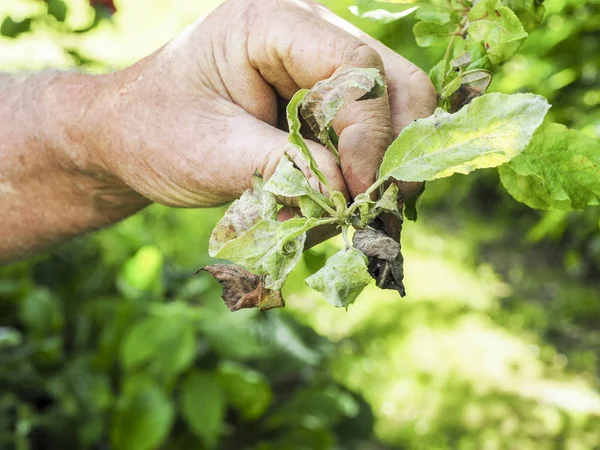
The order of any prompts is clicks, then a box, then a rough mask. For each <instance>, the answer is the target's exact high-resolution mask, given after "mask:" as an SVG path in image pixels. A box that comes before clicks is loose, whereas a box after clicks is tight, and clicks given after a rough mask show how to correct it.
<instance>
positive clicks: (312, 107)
mask: <svg viewBox="0 0 600 450" xmlns="http://www.w3.org/2000/svg"><path fill="white" fill-rule="evenodd" d="M385 93H386V86H385V81H384V80H383V77H382V76H381V73H379V70H377V69H363V68H357V69H348V70H344V71H342V72H339V73H337V74H335V75H333V76H332V77H331V78H328V79H327V80H323V81H319V82H318V83H317V84H315V85H314V87H313V88H312V89H311V90H310V92H309V93H308V94H307V95H306V97H304V100H303V101H302V108H301V113H302V117H304V119H305V120H306V122H308V124H309V125H310V127H311V129H312V130H313V132H314V133H315V135H316V136H317V138H318V139H319V140H320V141H321V142H322V143H323V144H328V143H329V142H330V139H329V138H330V137H329V130H330V128H331V122H332V121H333V119H334V117H335V115H336V114H337V113H338V111H339V110H340V108H341V107H342V106H343V105H344V102H345V101H349V100H363V99H366V98H378V97H382V96H383V95H385ZM350 95H351V98H349V96H350Z"/></svg>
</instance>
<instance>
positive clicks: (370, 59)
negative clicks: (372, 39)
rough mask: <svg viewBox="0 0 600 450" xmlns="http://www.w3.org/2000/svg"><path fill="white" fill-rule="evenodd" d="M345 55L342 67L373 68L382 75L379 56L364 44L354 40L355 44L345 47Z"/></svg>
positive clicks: (381, 63) (382, 70)
mask: <svg viewBox="0 0 600 450" xmlns="http://www.w3.org/2000/svg"><path fill="white" fill-rule="evenodd" d="M345 53H346V54H345V55H344V65H348V66H351V67H373V68H375V69H379V71H380V72H381V73H384V68H383V60H382V59H381V55H380V54H379V53H377V51H376V50H375V49H373V48H371V47H369V46H368V45H367V44H365V43H364V42H361V41H359V40H356V42H354V43H352V44H350V45H348V46H347V47H346V52H345Z"/></svg>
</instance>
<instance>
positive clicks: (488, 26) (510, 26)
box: [468, 0, 527, 64]
mask: <svg viewBox="0 0 600 450" xmlns="http://www.w3.org/2000/svg"><path fill="white" fill-rule="evenodd" d="M469 20H470V21H471V22H470V23H469V27H468V32H469V36H470V37H471V38H473V40H475V41H477V42H482V43H483V44H484V46H485V48H486V49H487V55H488V57H489V58H490V61H492V63H494V64H500V63H502V62H504V61H506V60H508V59H509V58H510V57H511V56H512V55H513V54H514V53H515V52H516V51H517V49H518V48H519V45H520V41H522V40H523V39H525V38H526V37H527V32H526V31H525V29H524V28H523V25H522V24H521V22H520V21H519V18H518V17H517V16H516V15H515V13H513V12H512V11H511V10H510V9H509V8H507V7H505V6H501V4H497V0H485V1H481V2H479V3H477V4H476V5H475V7H473V9H471V11H470V12H469Z"/></svg>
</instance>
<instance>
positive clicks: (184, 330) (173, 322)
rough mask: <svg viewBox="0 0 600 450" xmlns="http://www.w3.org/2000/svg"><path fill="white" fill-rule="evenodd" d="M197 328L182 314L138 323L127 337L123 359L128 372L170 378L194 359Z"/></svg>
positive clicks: (149, 318)
mask: <svg viewBox="0 0 600 450" xmlns="http://www.w3.org/2000/svg"><path fill="white" fill-rule="evenodd" d="M195 353H196V340H195V337H194V330H193V328H192V324H191V323H190V322H189V321H186V320H181V316H179V315H173V316H150V317H145V318H143V319H141V320H139V321H138V322H136V323H135V324H134V325H133V327H132V328H131V329H130V331H129V333H128V334H127V336H126V337H125V339H124V341H123V344H122V347H121V352H120V359H121V364H122V365H123V368H124V369H125V370H126V371H127V372H133V371H138V370H144V371H146V372H148V373H151V374H154V375H157V376H160V377H164V378H166V379H170V378H172V377H174V376H176V375H178V374H179V373H181V372H182V371H184V370H185V369H187V368H188V367H189V366H190V365H191V364H192V362H193V360H194V356H195Z"/></svg>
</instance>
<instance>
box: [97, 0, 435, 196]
mask: <svg viewBox="0 0 600 450" xmlns="http://www.w3.org/2000/svg"><path fill="white" fill-rule="evenodd" d="M353 67H375V68H378V69H380V71H381V72H382V73H384V74H385V76H386V81H387V84H388V97H387V98H385V97H383V98H377V99H372V100H364V101H360V102H352V103H348V104H347V105H346V106H344V108H342V110H341V112H340V113H339V114H338V116H337V117H336V119H335V121H334V123H333V127H334V130H335V131H336V133H337V134H338V136H339V151H340V157H341V158H340V159H341V167H338V165H337V163H336V161H335V159H334V158H333V156H332V155H331V154H330V152H329V150H327V149H326V148H325V147H323V146H321V145H320V144H317V143H314V142H313V143H310V144H309V145H310V146H311V150H312V152H313V154H314V156H315V158H316V160H317V162H318V163H319V166H320V167H321V170H322V171H323V172H324V174H325V175H326V176H327V178H328V180H329V182H330V185H331V187H332V188H333V189H335V190H339V191H341V192H343V193H344V194H346V195H347V196H352V197H354V196H356V195H357V194H359V193H361V192H363V191H364V190H365V189H366V188H367V187H368V186H369V185H371V184H372V182H373V181H374V179H375V172H376V170H377V168H378V167H379V164H380V163H381V159H382V157H383V154H384V152H385V150H386V148H387V147H388V146H389V144H390V143H391V142H392V138H393V136H394V135H397V134H398V133H399V132H400V131H401V130H402V128H403V127H404V126H406V125H407V124H409V123H410V122H412V121H413V120H415V119H417V118H420V117H425V116H428V115H429V114H431V113H432V111H433V109H434V108H435V105H436V96H435V90H434V88H433V86H432V85H431V83H430V81H429V79H428V77H427V76H426V75H425V74H424V73H423V72H422V71H421V70H420V69H418V68H417V67H416V66H414V65H413V64H411V63H410V62H408V61H407V60H406V59H404V58H402V57H401V56H399V55H398V54H396V53H395V52H393V51H392V50H390V49H388V48H386V47H385V46H384V45H382V44H381V43H379V42H377V41H376V40H374V39H372V38H370V37H369V36H367V35H365V34H363V33H361V32H360V31H359V30H357V29H356V28H354V27H352V26H351V25H350V24H348V23H346V22H344V21H343V20H342V19H340V18H338V17H336V16H335V15H333V14H332V13H330V12H329V11H327V10H326V9H325V8H324V7H322V6H320V5H318V4H316V3H315V2H312V1H309V0H308V1H294V0H229V1H227V2H225V3H224V4H223V5H221V6H220V7H219V8H217V9H216V10H215V11H213V12H212V13H211V14H209V15H208V16H206V17H204V18H203V19H201V20H199V21H197V22H196V23H195V24H193V25H192V26H190V27H189V28H187V29H186V30H184V31H183V32H182V33H181V34H180V35H179V36H178V37H176V38H175V39H174V40H173V41H172V42H170V43H169V44H167V45H166V46H164V47H163V48H161V49H160V50H158V51H157V52H156V53H154V54H152V55H150V56H149V57H147V58H145V59H144V60H142V61H140V62H138V63H137V64H135V65H134V66H132V67H130V68H128V69H125V70H123V71H120V72H115V73H113V74H111V75H109V76H108V80H110V82H109V83H107V85H106V86H107V87H106V88H105V89H104V90H102V91H101V94H100V97H99V99H98V100H97V104H98V105H101V106H99V108H100V109H101V112H100V114H101V115H102V117H104V119H103V124H104V125H103V129H104V130H110V132H108V133H98V134H97V136H98V137H97V140H98V145H97V147H98V149H97V152H98V153H97V156H96V157H95V158H94V160H95V164H96V166H97V167H101V168H102V170H104V171H105V172H106V174H107V177H108V179H110V178H111V177H113V179H115V180H118V183H122V184H123V186H124V187H125V188H126V189H130V190H131V195H132V196H140V195H141V196H143V197H144V198H146V199H148V200H150V201H154V202H158V203H162V204H166V205H171V206H180V207H198V206H213V205H217V204H220V203H223V202H226V201H228V200H231V199H233V198H236V197H239V195H240V194H241V193H242V192H243V191H244V190H245V189H247V188H248V187H249V186H250V182H251V178H252V174H253V173H254V171H255V170H258V171H259V172H261V173H262V174H263V176H265V178H268V177H269V176H270V175H271V174H272V173H273V171H274V170H275V168H276V166H277V164H278V162H279V160H280V157H281V154H282V153H283V152H284V151H286V152H288V153H290V154H291V155H292V156H293V157H294V159H295V160H296V162H297V164H298V166H299V167H300V168H301V169H302V170H303V171H304V172H305V173H306V174H307V176H309V177H310V176H311V173H310V171H309V170H308V168H307V165H306V164H305V163H304V160H303V159H302V156H301V155H298V153H297V151H296V149H295V148H294V147H293V146H291V144H289V143H288V140H287V133H286V132H284V131H282V130H281V129H278V116H279V114H278V111H280V110H281V105H282V104H284V103H285V101H287V100H289V99H290V98H291V96H292V95H293V94H294V93H295V92H296V91H297V90H298V89H300V88H311V87H312V86H313V85H314V84H315V83H316V82H318V81H320V80H323V79H325V78H328V77H329V76H331V75H332V74H333V73H334V72H336V71H340V70H344V69H348V68H353ZM309 181H310V182H311V184H312V185H313V187H317V188H319V189H321V190H324V187H323V186H319V183H318V180H316V179H315V178H309ZM411 188H414V186H404V189H405V190H408V191H410V190H411Z"/></svg>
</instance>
